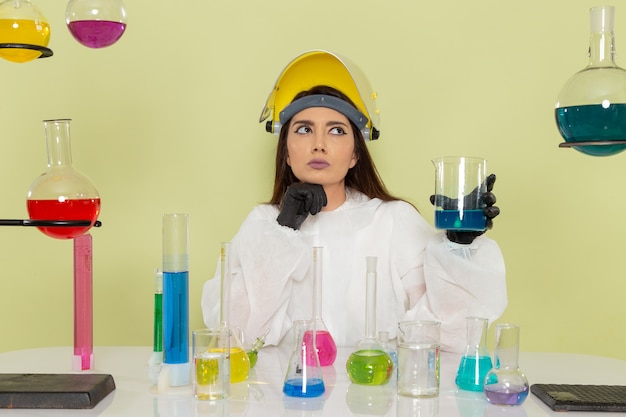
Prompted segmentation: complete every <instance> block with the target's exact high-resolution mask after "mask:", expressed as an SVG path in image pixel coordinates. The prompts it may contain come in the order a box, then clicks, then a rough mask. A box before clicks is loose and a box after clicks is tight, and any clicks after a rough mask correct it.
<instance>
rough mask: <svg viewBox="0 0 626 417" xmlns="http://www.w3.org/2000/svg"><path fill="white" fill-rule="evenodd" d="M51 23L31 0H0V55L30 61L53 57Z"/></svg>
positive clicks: (8, 58) (15, 59)
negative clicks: (50, 44)
mask: <svg viewBox="0 0 626 417" xmlns="http://www.w3.org/2000/svg"><path fill="white" fill-rule="evenodd" d="M49 41H50V24H49V23H48V19H47V18H46V17H45V16H44V15H43V13H41V11H40V10H39V9H38V8H37V7H36V6H34V5H33V4H32V3H31V2H30V0H5V1H2V2H0V58H4V59H6V60H7V61H11V62H18V63H22V62H29V61H33V60H35V59H37V58H46V57H49V56H52V50H50V49H49V48H48V47H47V46H48V42H49Z"/></svg>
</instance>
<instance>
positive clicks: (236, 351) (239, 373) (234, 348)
mask: <svg viewBox="0 0 626 417" xmlns="http://www.w3.org/2000/svg"><path fill="white" fill-rule="evenodd" d="M230 247H231V243H230V242H222V243H221V245H220V327H222V328H224V329H226V330H228V331H229V333H230V382H233V383H236V382H243V381H245V380H246V379H248V375H249V373H250V357H249V356H248V354H247V352H246V350H245V349H244V347H243V333H242V331H241V329H239V328H237V327H236V326H232V325H231V324H230V302H231V295H230V288H231V284H232V282H233V280H234V279H235V278H236V274H234V273H233V272H232V268H231V264H230Z"/></svg>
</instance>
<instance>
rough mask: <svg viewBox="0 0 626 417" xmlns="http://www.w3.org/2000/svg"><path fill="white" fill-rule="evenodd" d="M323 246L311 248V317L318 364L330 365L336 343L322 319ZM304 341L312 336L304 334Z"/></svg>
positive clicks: (335, 355)
mask: <svg viewBox="0 0 626 417" xmlns="http://www.w3.org/2000/svg"><path fill="white" fill-rule="evenodd" d="M323 254H324V248H322V247H321V246H315V247H314V248H313V264H312V267H313V268H312V272H313V274H312V275H313V288H314V290H313V319H312V320H315V331H316V334H315V337H316V338H315V346H316V348H317V354H318V357H319V361H320V366H330V365H332V364H333V363H335V359H336V358H337V345H336V344H335V340H334V339H333V337H332V335H331V334H330V332H329V331H328V329H327V328H326V324H325V323H324V320H322V265H323V263H322V259H323ZM304 338H305V343H310V342H311V340H312V338H311V334H310V333H305V335H304Z"/></svg>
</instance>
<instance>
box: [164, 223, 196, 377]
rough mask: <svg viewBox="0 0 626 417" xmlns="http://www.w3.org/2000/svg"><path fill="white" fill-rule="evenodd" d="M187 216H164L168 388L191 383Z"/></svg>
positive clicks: (165, 340)
mask: <svg viewBox="0 0 626 417" xmlns="http://www.w3.org/2000/svg"><path fill="white" fill-rule="evenodd" d="M188 221H189V216H188V215H187V214H181V213H173V214H164V215H163V363H164V364H165V365H166V366H167V368H168V372H169V385H170V386H181V385H189V383H190V376H191V374H190V372H191V368H190V360H189V255H188V253H189V249H188Z"/></svg>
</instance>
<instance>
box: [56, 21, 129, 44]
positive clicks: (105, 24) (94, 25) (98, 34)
mask: <svg viewBox="0 0 626 417" xmlns="http://www.w3.org/2000/svg"><path fill="white" fill-rule="evenodd" d="M67 27H68V28H69V30H70V32H71V34H72V36H74V38H75V39H76V40H77V41H78V42H80V43H82V44H83V45H85V46H87V47H89V48H104V47H107V46H110V45H113V44H114V43H115V42H117V41H118V40H119V39H120V38H121V37H122V35H123V34H124V30H126V23H121V22H111V21H108V20H75V21H73V22H70V23H68V25H67Z"/></svg>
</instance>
